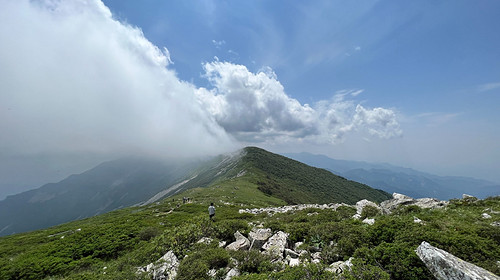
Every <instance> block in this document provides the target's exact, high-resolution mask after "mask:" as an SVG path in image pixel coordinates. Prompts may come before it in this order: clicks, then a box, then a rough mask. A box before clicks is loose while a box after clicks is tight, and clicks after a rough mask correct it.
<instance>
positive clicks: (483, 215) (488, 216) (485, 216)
mask: <svg viewBox="0 0 500 280" xmlns="http://www.w3.org/2000/svg"><path fill="white" fill-rule="evenodd" d="M481 217H483V219H491V215H490V214H488V213H483V214H481Z"/></svg>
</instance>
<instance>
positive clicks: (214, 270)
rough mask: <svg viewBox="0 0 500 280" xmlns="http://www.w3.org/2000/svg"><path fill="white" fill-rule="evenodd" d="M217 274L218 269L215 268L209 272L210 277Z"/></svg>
mask: <svg viewBox="0 0 500 280" xmlns="http://www.w3.org/2000/svg"><path fill="white" fill-rule="evenodd" d="M216 274H217V270H216V269H215V268H212V269H210V270H209V271H208V272H207V275H208V277H215V275H216Z"/></svg>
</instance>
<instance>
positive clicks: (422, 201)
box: [412, 198, 448, 209]
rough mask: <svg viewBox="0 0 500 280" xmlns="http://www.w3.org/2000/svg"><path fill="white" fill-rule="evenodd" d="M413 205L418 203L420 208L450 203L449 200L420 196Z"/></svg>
mask: <svg viewBox="0 0 500 280" xmlns="http://www.w3.org/2000/svg"><path fill="white" fill-rule="evenodd" d="M412 205H416V206H418V207H420V208H430V209H435V208H443V207H445V206H447V205H448V201H443V200H439V199H435V198H419V199H416V200H415V202H414V203H413V204H412Z"/></svg>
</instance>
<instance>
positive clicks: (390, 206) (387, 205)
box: [380, 193, 415, 214]
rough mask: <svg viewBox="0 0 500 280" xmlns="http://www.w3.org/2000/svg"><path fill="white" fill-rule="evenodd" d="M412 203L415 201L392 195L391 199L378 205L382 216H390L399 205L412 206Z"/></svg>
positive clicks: (396, 194) (402, 195)
mask: <svg viewBox="0 0 500 280" xmlns="http://www.w3.org/2000/svg"><path fill="white" fill-rule="evenodd" d="M414 201H415V200H414V199H413V198H411V197H409V196H406V195H404V194H399V193H393V194H392V199H389V200H386V201H382V202H381V203H380V208H382V211H383V213H384V214H390V213H391V212H392V211H393V210H394V209H396V208H397V207H398V206H399V205H407V204H412V203H413V202H414Z"/></svg>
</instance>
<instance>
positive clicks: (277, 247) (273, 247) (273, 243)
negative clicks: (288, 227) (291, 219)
mask: <svg viewBox="0 0 500 280" xmlns="http://www.w3.org/2000/svg"><path fill="white" fill-rule="evenodd" d="M287 239H288V233H284V232H282V231H278V232H277V233H276V234H274V235H273V236H271V238H269V240H268V241H267V242H266V243H265V244H264V245H263V246H262V249H264V250H265V252H266V253H267V254H269V255H271V256H273V257H275V258H278V259H282V258H283V252H284V251H285V247H286V244H287Z"/></svg>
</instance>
